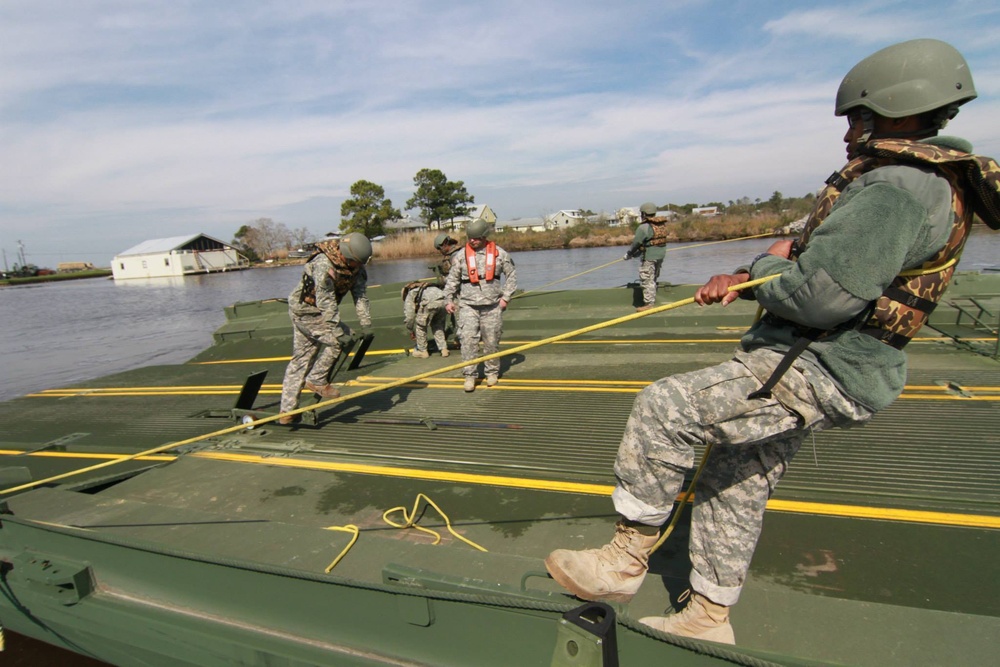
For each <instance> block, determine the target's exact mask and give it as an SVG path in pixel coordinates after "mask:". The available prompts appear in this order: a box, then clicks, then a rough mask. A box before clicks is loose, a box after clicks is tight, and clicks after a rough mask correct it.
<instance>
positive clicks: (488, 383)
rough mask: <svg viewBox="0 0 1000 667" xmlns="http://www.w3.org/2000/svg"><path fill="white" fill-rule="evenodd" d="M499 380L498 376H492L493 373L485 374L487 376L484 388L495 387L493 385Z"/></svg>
mask: <svg viewBox="0 0 1000 667" xmlns="http://www.w3.org/2000/svg"><path fill="white" fill-rule="evenodd" d="M499 379H500V378H499V376H498V375H495V374H493V373H489V374H487V375H486V386H487V387H492V386H495V385H496V383H497V380H499Z"/></svg>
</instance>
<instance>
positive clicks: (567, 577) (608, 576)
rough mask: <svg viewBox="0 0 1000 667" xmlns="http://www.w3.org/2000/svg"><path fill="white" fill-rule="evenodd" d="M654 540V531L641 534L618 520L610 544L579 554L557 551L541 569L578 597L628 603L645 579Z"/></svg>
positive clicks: (655, 539)
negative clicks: (650, 533) (648, 533)
mask: <svg viewBox="0 0 1000 667" xmlns="http://www.w3.org/2000/svg"><path fill="white" fill-rule="evenodd" d="M658 538H659V531H658V530H657V531H656V533H654V534H652V535H643V534H642V533H640V532H639V531H638V530H637V529H636V528H633V527H632V526H629V525H626V523H625V522H624V521H619V522H618V523H616V524H615V537H614V539H612V540H611V543H610V544H606V545H604V546H603V547H601V548H600V549H586V550H583V551H570V550H569V549H557V550H556V551H553V552H552V553H550V554H549V557H548V558H546V559H545V568H546V569H547V570H548V571H549V574H551V575H552V578H553V579H555V580H556V581H557V582H559V584H560V585H561V586H562V587H563V588H565V589H566V590H568V591H569V592H570V593H572V594H573V595H575V596H577V597H578V598H582V599H584V600H609V601H611V602H628V601H629V600H631V599H632V597H633V596H634V595H635V594H636V591H638V590H639V586H640V585H642V580H643V579H644V578H645V577H646V570H647V569H649V555H650V554H651V553H652V552H653V547H654V546H656V541H657V539H658Z"/></svg>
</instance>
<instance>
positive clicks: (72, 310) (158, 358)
mask: <svg viewBox="0 0 1000 667" xmlns="http://www.w3.org/2000/svg"><path fill="white" fill-rule="evenodd" d="M771 242H772V239H751V240H747V241H734V242H729V243H716V244H711V245H705V244H696V243H695V244H681V245H671V246H670V247H669V250H670V252H669V253H668V254H667V259H666V262H665V263H664V268H663V273H662V275H661V280H663V281H669V282H673V283H702V282H704V281H705V280H707V279H708V278H709V277H710V276H712V275H713V274H715V273H723V272H728V271H730V270H732V269H733V268H735V267H737V266H739V265H740V264H742V263H744V262H748V261H749V260H750V259H751V258H753V257H754V256H756V255H757V254H758V253H761V252H763V251H764V250H766V249H767V247H768V246H769V245H770V244H771ZM624 251H625V248H623V247H609V248H581V249H575V250H541V251H535V252H521V253H515V254H514V261H515V263H516V264H517V273H518V283H519V285H520V287H522V288H523V289H525V290H535V289H540V288H545V287H549V286H550V285H551V289H587V288H599V287H615V286H619V285H624V284H625V283H627V282H633V281H635V280H636V279H637V273H638V262H637V261H635V260H632V261H628V262H614V260H616V259H619V258H620V257H621V256H622V255H623V254H624ZM432 261H433V258H424V259H417V260H397V261H385V262H376V263H374V264H372V265H371V266H370V267H369V280H370V283H371V284H380V283H391V282H400V281H404V280H413V279H416V278H421V277H425V276H427V275H429V272H428V271H427V264H428V263H430V262H432ZM609 262H614V263H613V264H611V265H610V266H606V267H604V268H600V269H598V270H594V271H589V270H590V269H594V268H595V267H600V266H603V265H605V264H608V263H609ZM998 264H1000V233H991V232H989V230H986V229H985V228H982V229H978V230H977V233H976V235H975V236H974V237H973V238H972V239H970V241H969V243H968V247H967V249H966V251H965V257H964V258H963V260H962V264H961V266H960V268H961V269H962V270H980V269H982V268H985V267H994V266H997V265H998ZM300 271H301V268H300V267H298V266H287V267H279V268H273V269H254V270H249V271H238V272H233V273H221V274H212V275H208V276H189V277H187V278H162V279H153V280H130V281H123V282H115V281H113V280H110V279H88V280H74V281H69V282H60V283H48V284H45V283H43V284H39V285H28V286H23V287H5V288H2V289H0V359H2V360H3V366H2V371H0V400H7V399H10V398H14V397H16V396H21V395H23V394H27V393H31V392H33V391H39V390H42V389H48V388H52V387H58V386H65V385H67V384H72V383H77V382H83V381H85V380H88V379H92V378H95V377H100V376H102V375H107V374H109V373H113V372H118V371H122V370H127V369H130V368H136V367H139V366H148V365H154V364H171V363H181V362H184V361H186V360H188V359H190V358H191V357H193V356H194V355H195V354H197V353H198V352H199V351H201V350H202V349H204V348H206V347H207V346H208V345H210V344H211V341H212V337H211V334H212V332H213V331H214V330H215V329H217V328H218V327H219V326H221V325H222V323H223V322H224V321H225V318H224V316H223V312H222V309H223V308H224V307H225V306H227V305H230V304H232V303H235V302H238V301H253V300H257V299H266V298H273V297H285V296H287V295H288V293H289V292H290V291H291V289H292V286H293V285H294V283H295V281H296V280H298V277H299V275H300ZM585 271H589V272H588V273H586V274H585V275H582V276H579V277H576V278H573V279H571V280H566V281H562V282H558V283H557V284H555V285H552V283H553V282H555V281H561V280H562V279H564V278H567V277H569V276H575V275H577V274H579V273H581V272H585ZM400 313H402V307H401V310H400Z"/></svg>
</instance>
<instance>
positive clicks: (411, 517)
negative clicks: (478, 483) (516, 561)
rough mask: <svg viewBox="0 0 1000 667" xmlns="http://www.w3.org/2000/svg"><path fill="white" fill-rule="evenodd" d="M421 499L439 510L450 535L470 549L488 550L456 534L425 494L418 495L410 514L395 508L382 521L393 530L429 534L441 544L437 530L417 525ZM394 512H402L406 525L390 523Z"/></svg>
mask: <svg viewBox="0 0 1000 667" xmlns="http://www.w3.org/2000/svg"><path fill="white" fill-rule="evenodd" d="M421 498H423V499H424V500H426V501H427V504H428V505H430V506H431V507H433V508H434V509H436V510H437V512H438V514H440V515H441V517H442V518H443V519H444V525H445V526H446V527H447V528H448V532H449V533H451V534H452V535H454V536H455V537H457V538H458V539H460V540H462V541H463V542H465V543H466V544H468V545H469V546H470V547H472V548H474V549H479V550H480V551H483V552H485V551H486V549H484V548H483V547H481V546H479V545H478V544H476V543H475V542H473V541H472V540H470V539H468V538H466V537H463V536H462V535H459V534H458V533H457V532H455V529H454V528H452V527H451V519H449V518H448V515H447V514H445V513H444V512H443V511H442V510H441V508H440V507H438V506H437V503H435V502H434V501H433V500H431V499H430V498H428V497H427V496H426V495H424V494H423V493H418V494H417V498H416V500H414V502H413V509H412V510H411V511H410V513H409V514H407V513H406V508H405V507H403V506H400V507H393V508H392V509H390V510H386V511H385V512H383V513H382V520H383V521H385V522H386V523H387V524H389V525H390V526H392V527H393V528H416V529H417V530H419V531H421V532H424V533H427V534H429V535H432V536H433V537H434V544H438V543H439V542H441V533H439V532H437V531H436V530H431V529H430V528H424V527H423V526H418V525H417V524H416V519H417V508H419V507H420V499H421ZM393 512H402V513H403V519H405V520H406V523H403V524H399V523H395V522H393V521H390V520H389V515H390V514H392V513H393Z"/></svg>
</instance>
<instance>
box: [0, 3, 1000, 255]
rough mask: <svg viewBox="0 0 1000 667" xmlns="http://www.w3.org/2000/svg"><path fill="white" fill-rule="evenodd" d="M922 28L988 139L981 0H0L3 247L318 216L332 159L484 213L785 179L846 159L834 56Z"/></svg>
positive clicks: (615, 201)
mask: <svg viewBox="0 0 1000 667" xmlns="http://www.w3.org/2000/svg"><path fill="white" fill-rule="evenodd" d="M918 37H934V38H938V39H944V40H946V41H949V42H951V43H952V44H953V45H955V46H956V47H958V48H959V50H961V51H962V52H963V54H964V55H965V57H966V59H967V60H968V61H969V65H970V67H971V69H972V72H973V76H974V78H975V82H976V88H977V90H978V92H979V96H980V97H979V99H978V100H975V101H974V102H972V103H971V104H969V105H967V106H966V107H964V108H963V110H962V112H961V113H960V114H959V116H958V118H956V119H955V120H954V121H953V122H952V124H951V125H950V126H949V128H948V131H949V132H952V133H954V134H958V135H961V136H964V137H966V138H967V139H969V140H971V141H972V142H973V144H974V145H975V147H976V149H977V150H978V151H979V152H981V153H985V154H989V155H993V156H996V157H1000V122H998V120H997V119H1000V57H998V56H1000V46H998V45H1000V7H998V6H997V5H996V4H995V3H988V2H981V1H975V2H972V1H969V2H966V1H963V0H960V1H955V2H947V1H944V0H937V1H922V0H903V1H900V2H894V1H878V2H876V1H867V2H866V1H859V2H855V1H853V0H841V1H840V2H837V3H810V2H781V1H777V0H753V1H747V2H742V1H738V0H736V1H723V0H686V1H685V0H677V1H668V0H657V1H650V2H641V1H640V2H629V1H628V0H625V1H624V2H619V3H611V2H607V0H601V1H598V2H592V1H590V0H556V1H551V2H548V1H546V0H533V1H527V2H521V1H516V0H512V1H506V2H502V1H497V2H486V1H484V2H468V1H456V2H445V1H437V0H410V1H401V0H400V1H395V0H380V1H379V2H374V1H372V0H364V1H362V0H357V1H355V0H347V1H340V2H338V1H333V0H329V1H321V0H299V1H296V0H280V1H273V2H271V1H264V0H260V1H252V0H248V1H245V2H232V1H223V0H170V1H167V0H161V1H153V0H148V1H140V0H4V1H3V2H2V3H0V158H2V159H0V247H2V248H3V250H4V251H5V254H6V258H7V262H8V264H12V263H13V261H15V259H16V253H17V242H18V241H21V242H23V244H24V247H25V251H26V254H27V257H28V261H29V262H32V263H35V264H39V265H42V266H54V265H55V264H56V263H57V262H59V261H93V262H95V263H96V264H99V265H102V266H107V265H109V263H110V260H111V258H112V257H113V256H114V254H115V253H117V252H119V251H121V250H124V249H126V248H129V247H131V246H133V245H136V244H137V243H140V242H142V241H144V240H146V239H150V238H161V237H168V236H178V235H184V234H188V233H190V234H195V233H198V232H204V233H206V234H210V235H212V236H215V237H217V238H220V239H222V240H224V241H228V240H230V239H231V238H232V236H233V233H234V232H235V231H236V230H237V229H238V228H239V227H240V225H242V224H244V223H250V222H252V221H253V220H255V219H257V218H260V217H269V218H272V219H274V220H275V221H277V222H282V223H284V224H285V225H287V226H288V227H289V228H292V229H297V228H301V227H306V228H308V229H309V230H311V231H312V232H314V233H315V234H316V235H317V236H322V235H323V234H324V233H325V232H327V231H330V230H334V229H337V228H338V227H339V223H340V203H341V202H342V201H343V199H344V198H345V197H346V196H348V195H349V189H350V186H351V184H352V183H354V182H355V181H357V180H360V179H365V180H369V181H373V182H375V183H378V184H380V185H382V186H383V187H385V189H386V195H387V196H388V197H389V198H390V199H391V200H392V202H393V204H394V205H396V206H397V207H399V208H402V207H403V205H404V204H405V202H406V200H407V199H408V198H409V197H410V195H411V194H412V189H413V176H414V174H416V172H417V171H418V170H420V169H422V168H433V169H440V170H442V171H443V172H444V173H445V174H446V175H447V176H448V178H449V179H451V180H461V181H464V182H465V185H466V187H467V188H468V190H469V192H470V193H471V194H472V195H474V196H475V198H476V202H477V203H485V204H489V205H490V207H491V208H493V210H494V211H495V212H496V213H497V215H498V217H499V218H500V219H502V220H510V219H513V218H517V217H533V216H540V215H544V214H547V213H551V212H554V211H558V210H559V209H565V208H589V209H592V210H594V211H605V212H609V213H610V212H613V211H614V210H616V209H618V208H621V207H623V206H637V205H638V204H639V203H641V202H643V201H647V200H652V201H655V202H657V203H665V202H673V203H688V202H693V203H706V202H710V201H721V202H724V203H725V202H728V201H730V200H735V199H738V198H740V197H744V196H746V197H750V198H751V199H756V198H758V197H759V198H761V199H767V198H769V197H770V196H771V193H772V192H774V191H775V190H778V191H780V192H782V193H783V194H785V195H786V196H802V195H805V194H806V193H808V192H812V191H814V190H816V189H817V188H818V187H819V185H820V184H821V183H822V181H823V180H824V179H825V178H826V176H827V175H829V173H830V172H832V171H833V170H834V169H835V168H837V167H839V166H840V165H841V163H842V162H843V161H844V148H843V143H842V141H841V138H842V136H843V132H844V129H845V123H844V121H843V120H842V119H838V118H835V117H834V116H833V97H834V94H835V92H836V88H837V85H838V84H839V82H840V79H841V78H842V77H843V75H844V74H845V73H846V72H847V71H848V70H849V69H850V68H851V66H853V65H854V64H855V63H856V62H857V61H858V60H860V59H861V58H863V57H865V56H866V55H868V54H870V53H871V52H873V51H875V50H877V49H879V48H882V47H883V46H886V45H888V44H891V43H894V42H897V41H902V40H905V39H912V38H918Z"/></svg>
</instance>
